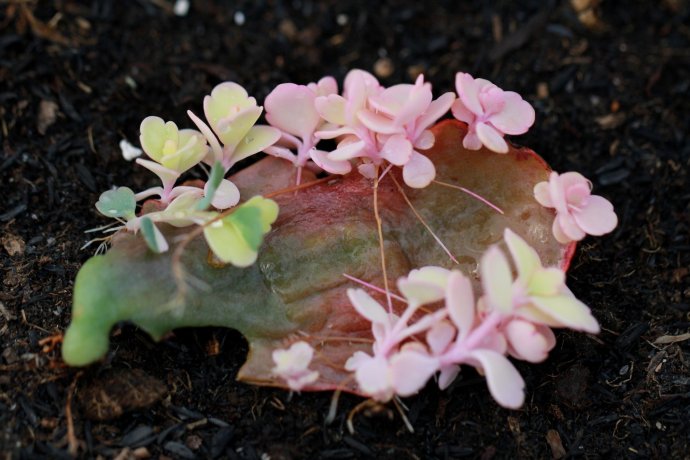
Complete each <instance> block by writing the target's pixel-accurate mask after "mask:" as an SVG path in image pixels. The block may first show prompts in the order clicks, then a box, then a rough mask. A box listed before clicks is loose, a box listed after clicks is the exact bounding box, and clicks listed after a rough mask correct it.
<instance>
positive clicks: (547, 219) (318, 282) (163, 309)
mask: <svg viewBox="0 0 690 460" xmlns="http://www.w3.org/2000/svg"><path fill="white" fill-rule="evenodd" d="M433 133H434V135H435V137H436V142H435V145H434V147H433V148H432V149H430V150H428V151H425V152H424V153H425V155H427V156H428V157H429V158H430V159H431V160H432V161H433V162H434V164H435V166H436V170H437V180H439V181H442V182H446V183H452V184H454V185H459V186H462V187H466V188H468V189H470V190H472V191H473V192H475V193H478V194H480V195H482V196H483V197H485V198H487V199H489V200H491V201H492V202H493V203H495V204H496V205H498V206H499V207H501V208H502V209H503V210H504V211H505V214H499V213H497V212H496V211H495V210H493V209H491V208H489V207H488V206H486V205H485V204H483V203H481V202H479V201H478V200H476V199H474V198H472V197H470V196H468V195H466V194H463V193H462V192H460V191H458V190H456V189H452V188H448V187H445V186H441V185H439V184H435V183H432V184H430V185H429V186H428V187H427V188H424V189H411V188H405V193H406V194H407V196H408V198H409V200H410V201H411V202H412V203H413V205H414V206H415V208H416V209H417V211H418V212H419V214H420V215H421V216H422V217H423V218H424V219H425V220H426V222H427V224H428V225H429V226H430V227H431V228H432V229H433V231H434V232H435V233H436V235H437V236H438V237H439V238H440V239H441V240H442V241H443V242H444V243H445V244H446V246H447V247H448V249H449V250H450V251H451V252H452V253H453V255H454V256H455V258H456V259H457V260H458V262H459V265H456V264H455V263H453V262H452V261H451V260H450V258H449V257H448V255H447V254H446V253H445V252H444V251H443V250H442V249H441V248H440V247H439V245H438V244H437V243H436V241H435V240H434V239H433V238H432V236H431V235H430V234H429V233H428V231H427V230H426V229H425V227H424V226H423V225H422V223H420V221H419V220H418V219H417V218H416V217H415V216H414V214H413V213H412V211H411V210H410V208H409V206H408V205H407V204H406V202H405V200H404V199H403V197H402V196H401V194H400V192H399V191H398V189H397V187H396V186H395V184H394V183H393V180H392V178H393V177H395V178H396V180H397V181H398V183H400V184H402V183H403V180H402V177H401V175H400V172H399V171H395V170H392V171H391V172H390V173H389V174H388V175H387V176H386V177H385V178H384V179H383V180H382V182H381V184H380V188H379V200H380V209H381V214H382V219H383V222H384V239H385V253H386V262H387V268H388V277H389V280H393V281H394V280H396V279H397V278H398V277H400V276H403V275H405V274H407V273H408V272H409V271H410V269H412V268H416V267H422V266H427V265H435V266H442V267H446V268H455V269H458V270H461V271H462V272H463V273H465V274H467V275H468V277H469V279H471V280H472V283H473V288H474V289H475V292H480V291H479V288H480V284H479V281H478V277H477V274H478V273H479V272H480V270H479V267H478V264H479V261H480V258H481V255H482V254H483V253H484V251H485V250H486V249H487V248H488V247H489V246H490V245H492V244H496V243H499V242H500V241H501V240H502V237H503V231H504V228H506V227H507V226H509V227H510V228H512V229H513V231H514V232H515V233H516V234H518V235H520V236H521V237H522V238H524V239H525V240H526V241H527V242H528V243H529V244H530V245H532V246H534V247H535V248H536V250H537V252H538V253H539V256H540V257H541V260H542V262H543V263H544V265H545V266H561V267H563V268H565V267H566V266H567V264H568V261H569V259H570V256H571V255H572V251H573V250H574V245H569V246H566V245H561V244H559V243H558V242H557V241H556V240H555V239H554V237H553V236H552V233H551V224H552V221H553V218H554V214H553V211H552V210H549V209H546V208H544V207H542V206H541V205H540V204H539V203H537V202H536V201H535V200H534V198H533V195H532V191H533V188H534V186H535V184H536V183H538V182H541V181H545V180H547V178H548V173H549V171H548V167H547V166H546V164H545V163H544V162H543V160H541V158H539V157H538V156H537V155H536V154H534V153H533V152H531V151H530V150H527V149H519V150H518V149H515V148H513V147H511V148H510V151H509V153H508V154H495V153H492V152H489V151H488V150H481V151H468V150H465V149H464V148H463V147H462V139H463V136H464V134H465V129H464V128H463V127H462V125H461V124H460V123H457V122H452V121H451V122H444V123H441V124H439V125H437V126H436V127H434V128H433ZM293 174H294V171H293V170H292V168H286V167H285V165H284V164H283V163H281V161H280V160H277V159H275V158H269V159H267V160H265V161H261V162H259V163H257V164H255V165H253V166H252V167H250V168H248V169H246V170H243V171H240V172H239V173H238V174H236V175H235V176H233V177H232V178H231V179H232V181H233V182H234V183H235V184H237V186H238V187H239V188H240V190H241V191H242V196H243V197H245V198H246V197H250V196H253V195H255V194H264V195H265V194H268V193H270V192H272V191H275V190H276V189H278V188H282V187H286V186H290V185H292V184H294V176H293ZM372 198H373V197H372V188H371V182H370V181H369V180H367V179H365V178H363V177H362V176H361V175H360V174H358V173H357V172H356V171H355V172H353V173H352V174H349V175H347V176H344V177H339V178H334V179H333V180H332V181H330V182H326V183H320V184H318V185H314V186H312V187H310V188H306V189H303V190H300V191H299V192H298V194H297V195H296V196H295V194H294V193H292V192H291V193H287V194H285V195H280V196H277V197H274V199H275V200H276V201H277V202H278V204H279V206H280V215H279V217H278V220H277V221H276V222H275V224H274V225H273V229H272V230H271V232H270V233H269V234H268V235H267V236H266V239H265V241H264V242H263V244H262V246H261V247H260V248H259V255H258V260H257V263H255V264H253V265H251V266H249V267H247V268H243V269H240V268H237V267H233V266H230V265H228V266H223V267H219V266H218V264H217V263H211V262H212V260H211V262H209V258H208V257H207V256H208V246H207V244H206V242H205V241H204V239H203V238H201V237H199V238H197V239H195V240H194V241H193V242H192V243H191V244H190V245H189V246H188V247H187V249H186V251H185V252H184V255H183V258H182V261H183V266H184V269H185V271H186V273H187V276H188V277H189V279H190V280H192V279H195V280H198V281H202V282H203V283H196V282H195V283H191V282H190V283H188V286H187V289H186V291H184V292H185V293H186V295H184V296H182V297H180V296H177V297H176V293H178V294H179V292H178V289H177V286H176V284H175V280H174V277H173V272H172V268H171V257H172V256H173V254H174V249H175V246H174V245H176V244H179V243H178V242H179V239H178V238H176V236H177V235H179V234H181V233H183V232H185V231H189V229H175V228H173V227H169V226H166V225H164V224H160V229H161V231H162V232H163V233H164V234H165V237H166V239H167V240H168V241H169V242H170V244H171V248H170V250H169V251H167V252H166V253H164V254H160V255H155V254H153V253H152V252H151V251H148V250H147V248H146V243H145V242H144V241H143V240H142V238H141V237H140V236H138V235H132V234H127V233H122V234H120V235H117V237H116V240H115V241H114V243H113V247H112V249H111V250H110V251H109V252H108V253H107V254H105V255H102V256H95V257H93V258H92V259H90V260H89V261H87V263H86V264H85V265H84V267H83V268H82V269H81V271H80V273H79V275H78V276H77V280H76V283H75V289H74V307H73V317H72V324H71V325H70V327H69V329H68V330H67V332H66V335H65V341H64V346H63V356H64V358H65V361H66V362H67V363H69V364H72V365H86V364H88V363H90V362H93V361H95V360H98V359H99V358H100V357H102V356H103V355H104V354H105V352H106V351H107V347H108V335H109V331H110V329H111V327H112V326H113V325H114V324H115V323H116V322H118V321H123V320H128V321H131V322H133V323H135V324H136V325H138V326H139V327H141V328H142V329H144V330H145V331H147V332H149V333H150V334H151V335H152V336H153V337H154V338H155V339H160V338H162V337H163V336H164V335H165V334H166V333H167V332H168V331H170V330H172V329H175V328H179V327H190V326H212V325H215V326H226V327H230V328H234V329H237V330H239V331H241V332H242V333H243V334H244V335H245V337H246V338H247V340H248V341H249V344H250V353H249V356H248V358H247V362H246V363H245V365H244V366H243V368H242V369H241V370H240V373H239V378H240V379H241V380H244V381H248V382H252V383H257V384H263V385H274V386H285V384H284V382H283V381H281V380H279V379H278V378H276V377H275V376H274V375H272V373H271V370H272V368H273V366H274V362H273V360H272V356H271V354H272V352H273V350H275V349H277V348H283V349H285V348H288V347H289V345H290V344H291V343H294V342H295V341H297V340H304V341H306V342H308V343H310V344H311V345H312V346H313V347H314V348H315V350H316V353H315V357H314V361H313V363H312V365H311V366H310V368H312V369H314V370H317V371H318V372H319V374H320V378H319V380H318V381H317V382H316V383H314V384H311V385H309V386H307V387H306V388H305V389H307V390H323V389H333V388H336V387H339V386H340V385H341V384H342V383H343V382H344V381H345V380H346V373H345V371H344V370H343V368H344V364H345V362H346V360H347V359H348V358H349V357H350V356H352V354H353V352H355V351H357V350H362V351H366V352H367V353H371V348H370V346H369V345H368V344H367V343H363V342H362V341H361V340H359V341H358V340H353V341H345V340H342V338H343V337H351V338H353V339H357V338H371V323H369V322H368V321H366V320H364V319H363V318H362V317H361V316H360V315H359V314H358V313H357V312H356V311H355V310H354V308H353V307H352V305H351V303H350V302H349V300H348V298H347V288H352V287H361V286H356V285H355V284H354V283H353V282H351V281H348V280H347V279H346V278H345V277H343V274H344V273H347V274H349V275H352V276H354V277H357V278H360V279H362V280H365V281H367V282H369V283H372V284H374V285H378V286H383V278H382V272H381V264H380V260H379V244H378V239H377V232H376V225H375V219H374V213H373V202H372ZM394 285H395V283H393V282H391V286H394ZM125 287H126V289H125ZM372 295H373V296H374V297H375V298H376V299H377V301H379V303H380V304H381V305H383V306H385V305H386V304H387V302H386V300H385V298H383V297H382V296H381V295H379V294H372ZM400 305H401V304H400V303H399V302H394V306H395V307H396V308H397V307H399V306H400ZM329 338H332V340H331V339H329ZM345 389H346V390H348V391H355V388H354V384H353V381H352V380H349V381H348V382H346V383H345Z"/></svg>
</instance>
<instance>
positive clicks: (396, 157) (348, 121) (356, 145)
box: [316, 70, 455, 188]
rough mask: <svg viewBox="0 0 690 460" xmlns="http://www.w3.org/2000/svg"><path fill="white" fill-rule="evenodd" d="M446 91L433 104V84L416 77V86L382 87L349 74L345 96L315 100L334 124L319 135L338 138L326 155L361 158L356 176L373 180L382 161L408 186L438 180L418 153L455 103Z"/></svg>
mask: <svg viewBox="0 0 690 460" xmlns="http://www.w3.org/2000/svg"><path fill="white" fill-rule="evenodd" d="M454 99H455V96H454V95H453V94H452V93H446V94H444V95H442V96H441V97H440V98H438V99H436V100H433V95H432V93H431V85H430V84H429V83H425V82H424V77H423V76H422V75H420V76H419V77H418V78H417V81H416V82H415V84H414V85H410V84H401V85H395V86H392V87H390V88H383V87H381V85H379V83H378V81H377V80H376V78H375V77H374V76H372V75H371V74H369V73H367V72H364V71H361V70H353V71H352V72H350V73H349V74H348V76H347V77H346V79H345V90H344V92H343V96H337V95H331V96H328V97H321V98H318V99H317V100H316V108H317V110H318V111H319V113H320V114H321V115H322V116H323V118H324V119H325V120H326V121H328V122H329V123H330V124H331V125H332V126H331V128H330V129H327V128H326V129H323V130H321V131H319V132H317V136H319V137H321V138H325V139H330V138H336V137H338V138H339V139H340V142H339V144H338V148H337V149H336V150H334V151H333V152H331V153H330V154H329V155H328V156H329V158H330V159H332V160H336V161H343V160H352V159H356V158H360V159H361V160H362V161H363V164H360V168H359V170H360V172H361V173H362V174H364V175H365V176H367V177H371V176H373V173H374V172H375V171H376V167H377V166H379V165H381V164H382V163H383V162H384V161H385V162H388V163H390V164H391V165H395V166H400V167H402V168H403V179H404V181H405V183H406V184H407V185H409V186H410V187H415V188H423V187H426V186H427V185H429V183H431V181H432V180H433V179H434V177H435V176H436V170H435V168H434V165H433V163H432V162H431V161H430V160H429V159H428V158H427V157H426V156H424V155H423V154H421V153H420V152H419V150H427V149H429V148H431V147H432V146H433V145H434V135H433V134H432V133H431V131H429V129H428V128H429V127H430V126H431V125H432V124H433V123H434V122H436V121H437V120H438V119H439V118H440V117H442V116H443V115H444V114H445V113H446V112H447V111H448V109H449V108H450V106H451V105H452V104H453V100H454Z"/></svg>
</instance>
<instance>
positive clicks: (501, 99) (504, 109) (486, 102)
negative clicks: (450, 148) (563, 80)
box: [451, 72, 535, 153]
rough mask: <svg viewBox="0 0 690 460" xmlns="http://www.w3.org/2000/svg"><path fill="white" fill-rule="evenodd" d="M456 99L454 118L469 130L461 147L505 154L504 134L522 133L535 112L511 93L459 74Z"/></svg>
mask: <svg viewBox="0 0 690 460" xmlns="http://www.w3.org/2000/svg"><path fill="white" fill-rule="evenodd" d="M455 88H456V89H457V92H458V99H457V100H456V101H455V102H454V103H453V106H452V107H451V110H452V112H453V116H454V117H455V118H457V119H458V120H460V121H464V122H465V123H467V126H468V128H469V131H468V133H467V135H466V136H465V138H464V139H463V141H462V145H463V146H465V148H467V149H470V150H479V149H480V148H481V147H482V145H484V146H485V147H486V148H488V149H489V150H493V151H494V152H498V153H506V152H507V151H508V144H507V143H506V141H505V140H504V139H503V136H504V135H505V134H524V133H526V132H527V130H528V129H529V128H530V126H532V124H533V123H534V115H535V114H534V109H533V108H532V106H531V105H529V104H528V103H527V102H525V101H524V100H523V99H522V97H521V96H520V95H519V94H517V93H514V92H512V91H503V90H502V89H501V88H499V87H498V86H496V85H494V84H493V83H491V82H490V81H488V80H484V79H483V78H476V79H475V78H472V76H471V75H469V74H466V73H462V72H459V73H458V74H457V75H456V76H455Z"/></svg>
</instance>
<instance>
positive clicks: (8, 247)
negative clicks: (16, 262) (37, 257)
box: [1, 234, 26, 257]
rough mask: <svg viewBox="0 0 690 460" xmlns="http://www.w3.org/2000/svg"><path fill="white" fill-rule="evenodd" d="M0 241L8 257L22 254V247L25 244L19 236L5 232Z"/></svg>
mask: <svg viewBox="0 0 690 460" xmlns="http://www.w3.org/2000/svg"><path fill="white" fill-rule="evenodd" d="M1 241H2V246H3V247H4V248H5V251H7V254H9V256H10V257H14V256H16V255H21V254H24V248H25V246H26V244H25V243H24V240H23V239H22V238H21V237H19V236H17V235H12V234H7V235H5V236H3V237H2V240H1Z"/></svg>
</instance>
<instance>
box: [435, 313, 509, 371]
mask: <svg viewBox="0 0 690 460" xmlns="http://www.w3.org/2000/svg"><path fill="white" fill-rule="evenodd" d="M502 320H503V315H502V314H501V313H499V312H497V311H495V312H493V313H491V314H490V315H489V316H488V317H487V318H486V319H485V320H484V321H483V322H482V323H481V324H480V325H479V327H477V328H476V329H474V330H473V331H472V332H470V334H469V335H468V336H467V337H466V338H465V340H463V341H460V342H456V343H455V345H454V346H453V347H452V348H451V349H450V350H448V352H447V353H445V354H444V355H443V356H442V357H441V362H442V365H447V364H456V363H459V362H461V361H462V360H463V359H464V358H465V356H466V355H467V353H468V352H470V351H472V350H473V349H474V348H476V347H477V345H479V344H480V343H481V342H482V341H483V340H484V339H486V337H487V336H488V335H489V334H491V333H493V332H495V330H496V328H497V327H498V325H499V324H500V323H501V321H502Z"/></svg>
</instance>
